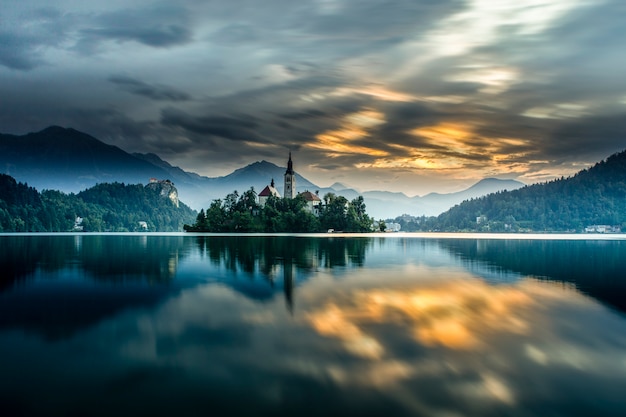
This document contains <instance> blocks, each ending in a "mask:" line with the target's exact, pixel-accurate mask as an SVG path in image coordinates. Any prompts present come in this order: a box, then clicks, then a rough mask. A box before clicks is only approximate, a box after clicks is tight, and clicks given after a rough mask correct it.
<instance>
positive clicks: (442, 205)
mask: <svg viewBox="0 0 626 417" xmlns="http://www.w3.org/2000/svg"><path fill="white" fill-rule="evenodd" d="M524 185H525V184H524V183H522V182H519V181H515V180H501V179H497V178H485V179H483V180H481V181H479V182H477V183H476V184H474V185H472V186H471V187H470V188H468V189H466V190H462V191H458V192H455V193H448V194H439V193H430V194H427V195H425V196H416V197H408V196H407V195H406V194H404V193H399V192H390V191H365V192H363V193H358V192H357V191H355V190H353V189H349V188H344V189H339V190H337V189H335V190H331V191H332V192H335V193H336V194H340V195H343V196H344V197H346V198H348V199H349V200H351V199H353V198H355V197H356V196H358V195H362V196H363V198H364V199H365V205H366V206H367V212H368V213H369V214H370V215H371V216H373V217H374V218H376V219H390V218H393V217H397V216H400V215H402V214H405V213H408V214H413V215H423V216H437V215H438V214H441V213H443V212H444V211H446V210H448V209H449V208H450V207H452V206H454V205H456V204H459V203H461V202H463V201H465V200H469V199H472V198H477V197H482V196H484V195H487V194H490V193H494V192H498V191H503V190H515V189H518V188H521V187H523V186H524ZM322 191H324V190H322ZM320 194H321V193H320Z"/></svg>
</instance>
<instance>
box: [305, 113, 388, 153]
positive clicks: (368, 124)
mask: <svg viewBox="0 0 626 417" xmlns="http://www.w3.org/2000/svg"><path fill="white" fill-rule="evenodd" d="M383 123H385V118H384V114H382V113H380V112H378V111H376V110H372V109H363V110H361V111H359V112H356V113H352V114H349V115H347V116H345V117H344V118H343V119H342V121H341V127H340V128H339V129H335V130H327V131H325V132H323V133H320V134H319V135H317V136H316V137H315V138H316V139H317V142H314V143H310V144H308V145H307V146H309V147H311V148H315V149H321V150H324V151H325V152H326V156H329V157H333V156H338V155H341V154H363V155H371V156H380V157H385V156H387V155H388V153H387V152H386V151H383V150H380V149H376V148H372V147H366V146H362V145H359V144H357V143H354V142H355V141H357V140H359V139H363V138H366V137H368V136H369V132H368V129H372V128H374V127H376V126H378V125H381V124H383Z"/></svg>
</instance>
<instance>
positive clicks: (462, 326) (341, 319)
mask: <svg viewBox="0 0 626 417" xmlns="http://www.w3.org/2000/svg"><path fill="white" fill-rule="evenodd" d="M532 304H533V300H532V299H531V298H530V297H529V296H528V294H527V292H526V291H524V290H522V289H520V288H518V287H515V286H513V287H492V286H490V285H488V284H486V283H484V282H483V281H479V280H464V281H452V282H450V281H448V282H446V283H445V284H442V285H439V286H436V287H431V288H420V289H414V290H408V291H407V290H402V289H375V290H369V291H360V292H358V293H356V294H355V296H354V300H353V302H351V303H348V305H347V306H346V307H339V306H337V305H336V304H332V303H331V304H328V305H327V306H326V307H325V308H324V309H322V310H321V311H318V312H314V313H312V314H311V315H310V316H309V320H310V323H311V324H312V325H313V328H314V329H315V330H316V331H318V332H319V333H320V334H322V335H325V336H333V337H336V338H338V339H340V340H341V341H342V342H343V343H344V346H345V347H346V349H347V350H349V351H351V352H353V353H357V354H359V355H361V356H365V357H370V358H378V357H380V356H381V354H382V353H384V349H383V347H382V345H383V342H382V341H377V340H376V338H375V336H373V335H370V334H368V333H367V332H366V331H365V330H363V327H364V326H367V325H368V324H373V323H383V322H399V323H408V324H409V326H410V327H411V328H412V332H413V336H414V337H415V339H416V340H417V341H418V342H419V343H421V344H422V345H426V346H444V347H446V348H449V349H464V350H467V349H480V348H482V347H484V340H483V339H484V338H486V336H487V335H488V333H491V332H495V331H505V332H512V333H524V332H526V331H527V329H528V326H529V325H528V323H527V322H526V321H525V320H524V319H523V318H522V316H521V315H520V314H519V313H518V312H517V310H518V309H519V308H521V307H527V306H530V305H532Z"/></svg>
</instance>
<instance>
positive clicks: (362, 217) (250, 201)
mask: <svg viewBox="0 0 626 417" xmlns="http://www.w3.org/2000/svg"><path fill="white" fill-rule="evenodd" d="M372 223H373V222H372V219H371V218H370V217H369V216H368V215H367V213H366V211H365V203H364V202H363V197H361V196H359V197H357V198H355V199H353V200H352V201H348V200H347V199H346V198H345V197H343V196H338V195H335V194H333V193H328V194H326V195H325V196H324V198H323V201H322V204H320V206H319V215H318V216H316V215H314V214H313V213H312V212H311V211H310V210H309V209H308V208H307V201H306V200H305V199H304V197H303V196H302V195H300V194H298V195H297V196H296V197H295V198H293V199H287V198H277V197H274V196H271V197H269V198H268V200H267V201H266V203H265V205H264V206H263V207H261V206H260V205H259V203H258V202H257V195H256V192H255V191H254V188H250V189H249V190H248V191H246V192H244V193H243V194H241V195H239V193H238V192H237V191H235V192H233V193H230V194H228V195H227V196H226V197H225V198H224V199H223V200H222V199H218V200H214V201H213V202H212V203H211V205H210V207H209V208H207V209H206V211H205V210H204V209H203V210H200V213H199V214H198V216H197V218H196V222H195V223H194V224H193V225H185V226H184V229H185V230H186V231H189V232H268V233H274V232H276V233H308V232H325V231H327V230H329V229H334V230H335V231H344V232H370V231H372Z"/></svg>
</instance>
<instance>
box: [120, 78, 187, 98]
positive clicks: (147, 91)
mask: <svg viewBox="0 0 626 417" xmlns="http://www.w3.org/2000/svg"><path fill="white" fill-rule="evenodd" d="M109 81H111V82H112V83H113V84H116V85H117V86H118V87H120V88H121V89H122V90H124V91H127V92H129V93H131V94H137V95H139V96H144V97H148V98H150V99H152V100H157V101H161V100H162V101H187V100H191V96H190V95H189V94H187V93H185V92H183V91H179V90H177V89H175V88H172V87H168V86H164V85H151V84H148V83H145V82H143V81H140V80H136V79H134V78H131V77H125V76H112V77H109Z"/></svg>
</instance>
